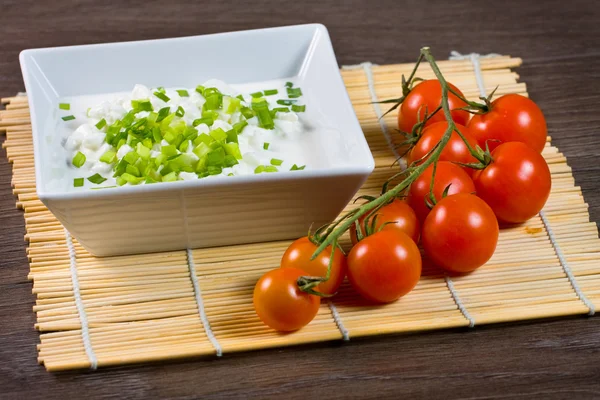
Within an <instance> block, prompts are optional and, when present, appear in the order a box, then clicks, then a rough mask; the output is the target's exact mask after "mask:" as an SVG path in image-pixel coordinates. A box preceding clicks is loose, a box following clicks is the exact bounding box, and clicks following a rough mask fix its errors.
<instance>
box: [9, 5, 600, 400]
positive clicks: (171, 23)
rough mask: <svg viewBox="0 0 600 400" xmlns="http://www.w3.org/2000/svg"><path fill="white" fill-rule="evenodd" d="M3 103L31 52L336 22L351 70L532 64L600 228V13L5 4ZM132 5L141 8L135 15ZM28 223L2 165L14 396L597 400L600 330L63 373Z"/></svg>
mask: <svg viewBox="0 0 600 400" xmlns="http://www.w3.org/2000/svg"><path fill="white" fill-rule="evenodd" d="M0 3H1V5H2V7H1V9H2V12H1V13H0V27H1V28H0V29H1V31H0V32H2V34H3V39H4V40H2V41H0V96H10V95H12V94H14V93H15V92H16V91H19V90H23V83H22V78H21V74H20V70H19V65H18V53H19V51H21V50H23V49H25V48H32V47H45V46H57V45H68V44H83V43H98V42H107V41H121V40H137V39H153V38H161V37H174V36H182V35H195V34H202V33H211V32H220V31H230V30H239V29H249V28H260V27H266V26H279V25H288V24H296V23H308V22H321V23H323V24H325V25H326V26H327V27H328V28H329V31H330V34H331V36H332V40H333V43H334V47H335V50H336V55H337V57H338V61H339V63H340V64H353V63H358V62H361V61H365V60H370V61H372V62H375V63H380V64H383V63H395V62H407V61H411V60H413V59H414V58H415V56H416V55H417V51H418V48H419V47H421V46H423V45H430V46H431V47H432V49H433V51H434V54H435V55H436V56H437V57H438V58H445V57H447V55H448V53H449V51H450V50H458V51H461V52H471V51H477V52H480V53H488V52H496V53H502V54H511V55H514V56H520V57H522V58H523V59H524V64H523V66H522V67H521V68H519V70H518V73H519V74H520V75H521V80H522V81H524V82H526V83H527V84H528V87H529V92H530V94H531V97H532V98H533V99H535V100H536V101H537V102H538V104H540V106H541V107H542V109H543V110H544V112H545V114H546V116H547V120H548V125H549V130H550V133H551V135H552V136H553V138H554V144H555V145H557V146H558V147H559V148H560V149H561V151H563V152H564V153H565V154H566V156H567V157H568V160H569V163H570V165H572V166H573V168H574V175H575V179H576V182H577V184H578V185H581V186H582V188H583V193H584V195H585V197H586V200H587V201H588V203H589V204H590V213H591V218H592V220H594V221H596V222H597V221H598V220H599V219H600V181H599V180H598V176H599V173H600V165H599V164H598V162H597V159H598V156H599V155H600V138H599V136H598V130H599V126H600V117H599V115H598V113H597V111H596V109H597V104H599V103H600V85H599V84H598V82H599V78H600V71H599V70H598V69H597V68H596V66H597V65H598V64H599V63H600V28H599V24H598V21H600V12H599V10H598V8H597V6H596V4H595V3H594V2H592V1H569V2H563V1H547V2H544V4H543V6H541V5H539V4H537V3H536V4H534V2H522V1H516V0H515V1H505V2H497V1H495V2H491V1H490V2H488V1H477V2H474V1H461V2H445V1H423V0H421V1H418V0H407V1H403V2H398V1H344V2H340V1H333V0H331V1H326V0H321V1H305V2H285V3H283V2H276V1H263V0H254V1H253V2H251V3H239V4H233V2H221V3H219V4H208V2H193V1H188V2H184V1H170V2H161V1H155V0H145V1H138V0H135V1H128V2H117V1H113V2H97V1H80V2H73V1H65V0H60V1H59V0H56V1H53V2H39V1H19V0H14V1H2V2H0ZM124 3H126V4H124ZM23 234H24V229H23V220H22V216H21V213H20V212H19V211H17V210H16V209H15V208H14V199H13V197H12V194H11V191H10V166H9V165H8V164H7V163H6V160H5V158H4V157H0V239H1V241H0V398H7V399H12V398H38V397H45V398H62V399H65V398H79V397H82V396H83V395H85V396H87V397H89V398H111V397H120V398H156V397H165V398H199V397H201V398H208V399H211V398H248V397H255V398H296V397H306V396H319V397H324V398H369V397H370V398H372V397H379V398H398V397H400V396H404V397H409V398H438V397H444V398H500V397H502V398H506V397H509V398H511V397H533V398H597V397H599V396H600V366H599V365H598V357H599V355H600V319H598V318H591V319H587V318H576V319H567V320H560V321H549V322H543V323H540V322H535V323H528V324H521V325H511V326H493V327H489V328H485V327H484V328H476V329H475V330H473V331H447V332H437V333H427V334H421V335H410V336H396V337H386V338H378V339H376V340H373V339H369V340H357V341H353V342H351V343H350V344H347V345H344V346H338V345H319V346H316V347H315V346H310V347H302V348H290V349H284V350H270V351H261V352H255V353H246V354H240V355H230V356H225V357H224V358H223V359H221V360H190V361H189V362H178V363H173V364H166V365H165V364H161V365H150V366H143V367H125V368H112V369H107V370H103V371H97V372H95V373H66V374H48V373H46V372H45V371H44V370H43V368H42V367H40V366H38V365H37V363H36V360H35V357H36V352H35V345H36V343H37V341H38V338H37V333H36V332H35V331H34V330H33V324H34V315H33V313H32V311H31V307H32V305H33V296H32V295H31V285H30V283H29V282H27V280H26V275H27V262H26V258H25V251H24V243H23V241H22V238H23Z"/></svg>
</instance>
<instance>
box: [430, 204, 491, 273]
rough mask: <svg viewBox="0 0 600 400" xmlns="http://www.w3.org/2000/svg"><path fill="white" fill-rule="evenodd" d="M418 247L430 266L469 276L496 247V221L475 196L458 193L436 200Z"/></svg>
mask: <svg viewBox="0 0 600 400" xmlns="http://www.w3.org/2000/svg"><path fill="white" fill-rule="evenodd" d="M421 243H422V244H423V249H424V250H425V253H426V254H427V256H428V257H429V258H430V259H431V261H433V263H434V264H436V265H438V266H439V267H441V268H444V269H446V270H448V271H452V272H469V271H473V270H475V269H477V268H479V267H481V266H482V265H483V264H485V263H486V262H487V261H488V260H489V259H490V257H492V255H493V254H494V250H495V249H496V244H497V243H498V221H497V220H496V217H495V216H494V212H493V211H492V209H491V208H490V207H489V206H488V205H487V204H485V202H484V201H483V200H481V199H480V198H478V197H477V196H475V195H472V194H468V193H459V194H455V195H452V196H448V197H445V198H443V199H442V200H440V201H439V202H438V203H437V204H436V206H435V207H433V209H432V210H431V212H430V213H429V215H428V216H427V218H426V219H425V223H424V224H423V235H422V237H421Z"/></svg>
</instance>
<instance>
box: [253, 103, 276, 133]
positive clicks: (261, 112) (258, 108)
mask: <svg viewBox="0 0 600 400" xmlns="http://www.w3.org/2000/svg"><path fill="white" fill-rule="evenodd" d="M252 110H253V111H254V112H255V113H256V117H257V118H258V124H259V126H260V127H261V128H265V129H274V128H275V124H274V123H273V118H272V117H271V113H270V111H269V104H268V103H267V101H266V100H265V99H252Z"/></svg>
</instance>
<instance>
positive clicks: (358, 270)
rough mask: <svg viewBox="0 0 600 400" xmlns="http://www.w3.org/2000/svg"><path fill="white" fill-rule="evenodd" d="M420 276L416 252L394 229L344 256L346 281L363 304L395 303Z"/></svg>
mask: <svg viewBox="0 0 600 400" xmlns="http://www.w3.org/2000/svg"><path fill="white" fill-rule="evenodd" d="M420 276H421V253H420V252H419V248H418V247H417V245H416V244H415V242H414V241H413V240H412V239H411V238H410V237H408V235H406V234H405V233H404V232H400V231H399V230H397V229H396V230H382V231H379V232H377V233H375V234H373V235H370V236H367V237H366V238H364V239H363V240H361V241H360V242H358V243H357V244H356V245H355V246H354V247H353V248H352V250H351V251H350V254H349V255H348V279H349V280H350V283H351V284H352V287H354V289H355V290H356V291H357V292H358V293H359V294H360V295H361V296H362V297H364V298H366V299H367V300H371V301H375V302H378V303H389V302H392V301H394V300H397V299H399V298H400V297H402V296H404V295H405V294H406V293H408V292H410V291H411V290H412V289H413V288H414V287H415V285H416V284H417V282H418V281H419V277H420Z"/></svg>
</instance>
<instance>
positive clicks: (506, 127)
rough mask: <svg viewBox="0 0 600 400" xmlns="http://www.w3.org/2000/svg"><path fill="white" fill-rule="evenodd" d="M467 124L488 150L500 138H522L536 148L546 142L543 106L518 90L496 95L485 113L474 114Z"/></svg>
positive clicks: (483, 147)
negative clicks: (519, 93)
mask: <svg viewBox="0 0 600 400" xmlns="http://www.w3.org/2000/svg"><path fill="white" fill-rule="evenodd" d="M467 126H468V127H469V128H470V129H471V132H472V134H473V136H474V137H475V139H477V142H478V143H479V146H480V147H481V148H482V149H484V150H485V144H486V142H487V144H488V146H489V148H490V151H491V150H493V149H495V148H496V147H498V145H499V144H500V143H502V142H523V143H525V144H526V145H528V146H529V147H531V148H532V149H534V150H535V151H537V152H540V153H541V152H542V150H543V149H544V145H545V144H546V136H547V135H548V129H547V128H546V119H545V118H544V114H543V113H542V110H540V108H539V107H538V106H537V105H536V104H535V103H534V102H533V101H532V100H530V99H528V98H527V97H523V96H521V95H518V94H506V95H504V96H501V97H498V98H497V99H496V100H494V101H493V102H492V104H491V108H490V110H489V111H488V112H486V113H484V114H475V115H474V116H473V118H471V120H470V121H469V123H468V124H467Z"/></svg>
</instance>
